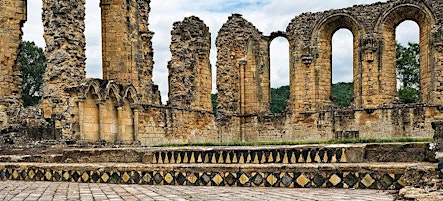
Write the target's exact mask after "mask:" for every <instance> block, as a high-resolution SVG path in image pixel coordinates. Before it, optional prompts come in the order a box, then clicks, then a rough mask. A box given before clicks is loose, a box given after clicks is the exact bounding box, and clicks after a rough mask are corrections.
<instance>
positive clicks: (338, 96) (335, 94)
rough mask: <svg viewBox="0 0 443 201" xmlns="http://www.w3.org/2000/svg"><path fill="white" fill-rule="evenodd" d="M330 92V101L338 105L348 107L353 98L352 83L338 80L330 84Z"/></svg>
mask: <svg viewBox="0 0 443 201" xmlns="http://www.w3.org/2000/svg"><path fill="white" fill-rule="evenodd" d="M331 94H332V102H334V103H335V104H336V105H338V106H342V107H348V106H350V105H351V103H352V100H353V99H354V83H353V82H339V83H336V84H332V88H331Z"/></svg>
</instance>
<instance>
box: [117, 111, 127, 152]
mask: <svg viewBox="0 0 443 201" xmlns="http://www.w3.org/2000/svg"><path fill="white" fill-rule="evenodd" d="M117 118H118V120H117V122H118V125H117V126H118V133H117V143H123V142H124V139H125V138H126V136H125V134H126V133H125V130H124V125H123V108H122V107H121V106H119V107H117Z"/></svg>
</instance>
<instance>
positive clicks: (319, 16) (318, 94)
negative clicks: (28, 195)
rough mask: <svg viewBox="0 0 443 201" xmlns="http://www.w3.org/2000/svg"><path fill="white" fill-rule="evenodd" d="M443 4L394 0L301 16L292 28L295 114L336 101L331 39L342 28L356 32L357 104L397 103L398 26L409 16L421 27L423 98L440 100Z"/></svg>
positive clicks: (355, 83)
mask: <svg viewBox="0 0 443 201" xmlns="http://www.w3.org/2000/svg"><path fill="white" fill-rule="evenodd" d="M441 10H442V7H441V2H439V1H435V0H424V1H409V0H395V1H394V0H393V1H389V2H387V3H375V4H371V5H358V6H353V7H350V8H345V9H337V10H329V11H325V12H319V13H305V14H301V15H299V16H297V17H295V18H294V19H293V20H292V22H291V23H290V24H289V26H288V28H287V34H288V40H289V42H290V51H291V57H292V59H291V102H292V106H293V108H294V110H295V112H301V111H316V110H319V109H322V108H325V107H328V106H330V105H332V103H331V100H330V95H331V70H332V69H331V68H332V66H331V62H332V61H331V54H332V47H331V40H332V35H333V34H334V33H335V31H337V30H338V29H341V28H345V29H349V30H350V31H351V32H352V33H353V36H354V57H353V58H354V67H353V71H354V74H353V75H354V103H353V104H354V107H357V108H373V107H379V106H380V105H382V104H390V103H394V102H395V100H396V99H397V96H398V95H397V94H396V69H395V28H396V27H397V25H398V24H400V23H401V22H403V21H405V20H414V21H416V22H417V23H418V24H419V26H420V52H421V54H420V65H421V67H420V68H421V84H420V85H421V92H422V100H423V101H424V102H427V103H433V104H434V103H438V100H437V99H438V98H437V97H436V96H438V95H436V93H438V92H437V91H438V90H435V89H433V88H432V86H434V84H435V82H436V79H439V78H438V77H439V76H435V74H432V71H433V70H432V69H434V68H435V67H436V65H437V63H436V62H434V61H435V59H434V58H433V57H434V56H433V54H434V48H433V45H432V43H433V40H434V39H433V38H434V36H433V34H434V32H435V31H436V29H437V28H438V26H439V25H438V24H437V22H438V21H439V19H441V18H439V15H436V14H437V13H441Z"/></svg>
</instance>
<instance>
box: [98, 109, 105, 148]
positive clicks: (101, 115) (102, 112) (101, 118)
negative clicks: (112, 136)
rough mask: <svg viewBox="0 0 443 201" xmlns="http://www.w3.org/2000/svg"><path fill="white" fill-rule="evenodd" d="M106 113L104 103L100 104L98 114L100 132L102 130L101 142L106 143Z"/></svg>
mask: <svg viewBox="0 0 443 201" xmlns="http://www.w3.org/2000/svg"><path fill="white" fill-rule="evenodd" d="M105 111H106V107H105V104H104V103H102V102H101V103H98V114H99V124H100V125H99V130H100V141H104V140H105V139H106V137H105Z"/></svg>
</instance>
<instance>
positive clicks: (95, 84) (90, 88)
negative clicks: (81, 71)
mask: <svg viewBox="0 0 443 201" xmlns="http://www.w3.org/2000/svg"><path fill="white" fill-rule="evenodd" d="M88 94H91V95H96V96H97V97H98V99H99V100H103V98H104V97H103V94H102V93H101V92H100V82H99V80H90V81H88V84H87V88H86V90H85V91H84V94H83V96H84V97H88Z"/></svg>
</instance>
